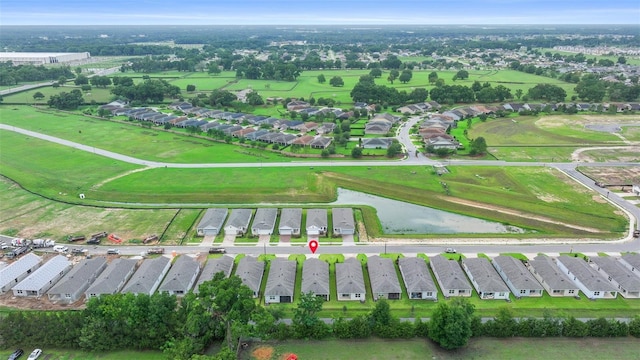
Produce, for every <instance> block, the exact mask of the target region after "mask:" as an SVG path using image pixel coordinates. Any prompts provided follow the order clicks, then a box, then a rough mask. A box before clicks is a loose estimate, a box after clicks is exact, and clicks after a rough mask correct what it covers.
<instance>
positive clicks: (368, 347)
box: [240, 337, 639, 360]
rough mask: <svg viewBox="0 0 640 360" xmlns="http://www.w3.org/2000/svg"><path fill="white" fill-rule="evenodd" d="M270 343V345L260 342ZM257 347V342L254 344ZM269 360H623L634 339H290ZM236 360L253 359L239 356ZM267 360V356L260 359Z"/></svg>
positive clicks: (629, 353) (635, 343)
mask: <svg viewBox="0 0 640 360" xmlns="http://www.w3.org/2000/svg"><path fill="white" fill-rule="evenodd" d="M264 345H266V346H270V344H268V343H266V344H264ZM256 346H260V344H256ZM273 349H274V354H273V356H272V357H271V359H273V360H276V359H281V357H282V356H283V355H284V354H289V353H294V354H296V355H298V358H299V359H305V360H333V359H358V358H362V357H363V354H366V358H367V359H371V360H376V359H379V360H387V359H416V360H418V359H420V360H422V359H451V360H454V359H455V360H458V359H524V358H526V359H531V360H544V359H554V358H562V359H567V360H581V359H584V358H585V354H587V353H588V354H589V357H593V358H602V359H611V360H623V359H633V358H636V357H637V352H638V350H639V345H638V339H635V338H620V339H618V338H614V339H604V338H581V339H570V338H543V339H538V338H535V339H530V338H510V339H495V338H484V337H483V338H473V339H471V340H470V342H469V344H468V345H467V346H466V347H465V348H462V349H459V350H456V351H446V350H443V349H441V348H440V347H438V346H437V345H436V344H435V343H433V342H431V341H430V340H426V339H411V340H384V339H367V340H324V341H302V340H290V341H285V342H281V343H276V344H273ZM240 359H256V358H255V357H241V358H240ZM261 360H268V359H261Z"/></svg>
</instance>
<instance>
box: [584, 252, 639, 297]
mask: <svg viewBox="0 0 640 360" xmlns="http://www.w3.org/2000/svg"><path fill="white" fill-rule="evenodd" d="M591 261H593V262H594V263H595V264H596V265H597V266H598V267H600V268H601V269H602V270H603V271H604V272H605V273H607V275H609V276H610V277H611V278H613V280H614V281H615V282H617V283H618V284H620V286H621V287H622V288H623V289H624V290H626V291H629V292H638V291H640V277H639V276H637V275H636V274H634V273H633V272H632V271H631V270H629V269H628V268H627V267H626V266H624V265H623V264H622V263H621V262H620V261H618V260H616V259H615V258H613V257H608V256H595V257H592V258H591Z"/></svg>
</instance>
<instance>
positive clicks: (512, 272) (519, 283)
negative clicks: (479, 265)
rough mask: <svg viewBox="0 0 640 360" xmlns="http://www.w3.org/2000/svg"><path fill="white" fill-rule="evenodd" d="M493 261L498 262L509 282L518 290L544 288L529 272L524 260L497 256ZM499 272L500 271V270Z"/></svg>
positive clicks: (540, 289)
mask: <svg viewBox="0 0 640 360" xmlns="http://www.w3.org/2000/svg"><path fill="white" fill-rule="evenodd" d="M493 262H494V263H495V264H498V266H499V267H500V269H501V270H502V272H503V273H504V275H505V276H506V277H507V279H509V282H510V283H511V284H512V285H513V286H514V287H515V288H516V289H518V290H539V291H542V290H544V289H543V287H542V285H540V283H539V282H538V280H537V279H536V278H535V276H533V274H531V273H530V272H529V270H528V269H527V267H526V266H524V264H523V263H522V261H520V260H518V259H516V258H514V257H511V256H504V255H501V256H496V257H495V258H493ZM498 272H499V271H498Z"/></svg>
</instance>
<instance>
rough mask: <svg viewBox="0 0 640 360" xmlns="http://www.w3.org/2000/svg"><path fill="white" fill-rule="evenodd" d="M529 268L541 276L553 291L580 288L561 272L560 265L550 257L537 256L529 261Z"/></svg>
mask: <svg viewBox="0 0 640 360" xmlns="http://www.w3.org/2000/svg"><path fill="white" fill-rule="evenodd" d="M529 266H531V267H532V268H533V269H534V270H535V272H536V273H537V274H538V275H540V277H541V278H542V279H543V280H544V282H545V283H546V284H547V285H548V286H549V289H551V290H571V289H574V290H578V287H577V286H576V284H574V283H573V281H571V279H569V276H567V274H565V273H564V272H563V271H562V270H560V269H559V268H558V265H556V264H555V263H554V262H553V260H552V259H551V258H550V257H548V256H544V255H538V256H536V257H535V258H533V260H529Z"/></svg>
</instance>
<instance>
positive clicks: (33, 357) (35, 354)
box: [27, 349, 42, 360]
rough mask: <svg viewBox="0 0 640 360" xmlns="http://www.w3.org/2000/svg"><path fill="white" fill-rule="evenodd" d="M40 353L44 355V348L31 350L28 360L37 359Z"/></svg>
mask: <svg viewBox="0 0 640 360" xmlns="http://www.w3.org/2000/svg"><path fill="white" fill-rule="evenodd" d="M40 355H42V350H41V349H35V350H33V351H32V352H31V355H29V357H28V358H27V360H36V359H37V358H39V357H40Z"/></svg>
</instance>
